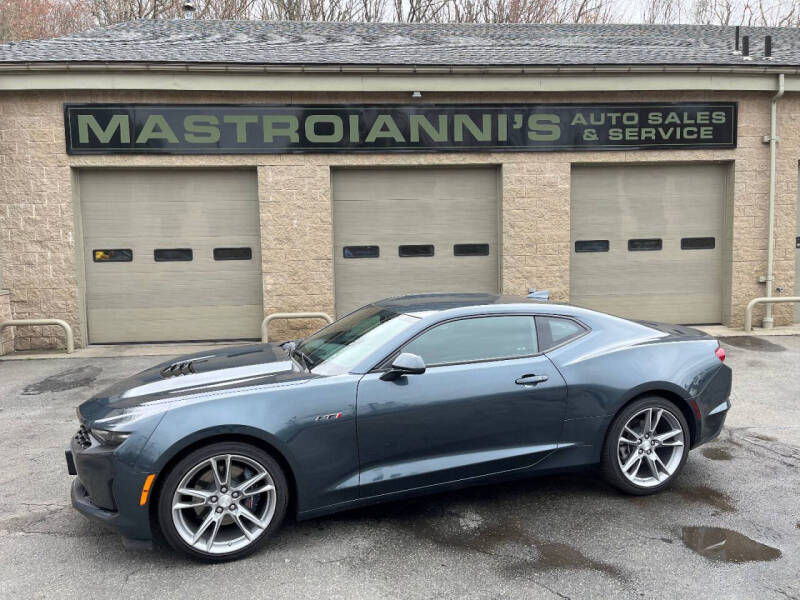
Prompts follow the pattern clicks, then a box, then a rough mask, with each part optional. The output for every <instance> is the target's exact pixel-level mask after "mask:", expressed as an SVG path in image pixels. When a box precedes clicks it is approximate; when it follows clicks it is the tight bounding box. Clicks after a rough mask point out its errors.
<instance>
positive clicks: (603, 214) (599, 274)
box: [570, 165, 727, 323]
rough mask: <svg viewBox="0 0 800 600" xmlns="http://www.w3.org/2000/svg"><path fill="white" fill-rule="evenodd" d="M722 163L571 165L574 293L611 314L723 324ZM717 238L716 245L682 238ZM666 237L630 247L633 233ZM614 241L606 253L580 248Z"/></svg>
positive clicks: (641, 236)
mask: <svg viewBox="0 0 800 600" xmlns="http://www.w3.org/2000/svg"><path fill="white" fill-rule="evenodd" d="M726 180H727V173H726V168H725V167H724V166H723V165H643V166H638V165H637V166H631V165H623V166H603V167H575V168H574V169H573V172H572V190H571V225H570V229H571V238H572V248H571V256H570V300H571V302H573V303H575V304H579V305H583V306H587V307H589V308H596V309H597V310H602V311H604V312H610V313H612V314H616V315H620V316H625V317H633V318H641V319H653V320H664V321H674V322H678V323H718V322H720V321H721V319H722V248H721V244H722V226H723V218H724V207H725V187H726ZM687 237H693V238H696V237H712V238H714V248H713V249H702V250H684V249H682V248H681V239H682V238H687ZM636 239H660V240H661V244H662V247H661V250H653V251H632V250H629V249H628V242H629V240H636ZM580 240H608V242H609V251H607V252H576V250H575V242H576V241H580Z"/></svg>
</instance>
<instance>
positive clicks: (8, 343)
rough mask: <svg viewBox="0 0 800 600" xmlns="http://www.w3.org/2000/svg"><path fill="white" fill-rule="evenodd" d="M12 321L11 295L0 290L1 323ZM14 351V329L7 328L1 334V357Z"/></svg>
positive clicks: (6, 291)
mask: <svg viewBox="0 0 800 600" xmlns="http://www.w3.org/2000/svg"><path fill="white" fill-rule="evenodd" d="M10 319H11V294H9V293H8V290H0V323H2V322H3V321H8V320H10ZM13 349H14V328H13V327H6V328H5V329H4V330H3V331H2V332H0V356H2V355H3V354H8V353H9V352H11V351H12V350H13Z"/></svg>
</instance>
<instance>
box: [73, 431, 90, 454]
mask: <svg viewBox="0 0 800 600" xmlns="http://www.w3.org/2000/svg"><path fill="white" fill-rule="evenodd" d="M75 441H76V442H78V445H79V446H80V447H81V448H83V449H84V450H85V449H86V448H88V447H89V446H91V445H92V440H91V438H90V437H89V428H88V427H86V425H81V427H80V429H78V433H76V434H75Z"/></svg>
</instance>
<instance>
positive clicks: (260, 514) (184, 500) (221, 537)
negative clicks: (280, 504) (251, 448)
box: [171, 454, 276, 554]
mask: <svg viewBox="0 0 800 600" xmlns="http://www.w3.org/2000/svg"><path fill="white" fill-rule="evenodd" d="M275 506H276V490H275V483H274V481H273V479H272V477H271V476H270V474H269V472H268V471H267V469H266V468H265V467H264V466H263V465H261V464H260V463H259V462H257V461H255V460H253V459H251V458H248V457H246V456H242V455H240V454H220V455H216V456H212V457H211V458H208V459H205V460H203V461H201V462H199V463H198V464H197V465H195V466H194V467H192V468H191V469H189V471H188V472H187V473H186V474H185V475H184V476H183V478H182V479H181V481H180V483H179V484H178V487H177V489H176V490H175V493H174V495H173V497H172V506H171V509H172V510H171V512H172V521H173V524H174V525H175V529H176V530H177V532H178V535H180V537H181V539H183V541H184V542H185V543H186V544H188V545H189V546H191V547H192V548H194V549H196V550H199V551H201V552H207V553H210V554H227V553H230V552H235V551H237V550H241V549H242V548H245V547H246V546H249V545H250V544H252V543H253V542H254V541H255V540H257V539H258V538H259V537H260V536H261V534H263V533H264V531H265V530H266V528H267V527H268V526H269V524H270V522H271V521H272V517H273V515H274V514H275Z"/></svg>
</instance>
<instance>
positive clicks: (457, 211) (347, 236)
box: [333, 168, 498, 315]
mask: <svg viewBox="0 0 800 600" xmlns="http://www.w3.org/2000/svg"><path fill="white" fill-rule="evenodd" d="M497 175H498V171H497V169H495V168H463V169H461V168H459V169H456V168H453V169H447V168H442V169H427V168H419V169H392V170H377V169H372V170H370V169H353V170H341V171H335V172H334V174H333V199H334V202H333V222H334V246H335V248H334V252H335V254H334V256H335V261H334V266H335V289H336V313H337V314H338V315H343V314H346V313H348V312H350V311H352V310H354V309H356V308H358V307H359V306H362V305H363V304H366V303H368V302H372V301H374V300H378V299H380V298H387V297H391V296H398V295H401V294H413V293H425V292H450V291H462V292H463V291H475V292H490V293H496V292H497V289H498V273H497V262H498V244H497V241H498V232H497V229H498V228H497V213H498V201H497V183H498V182H497Z"/></svg>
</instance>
